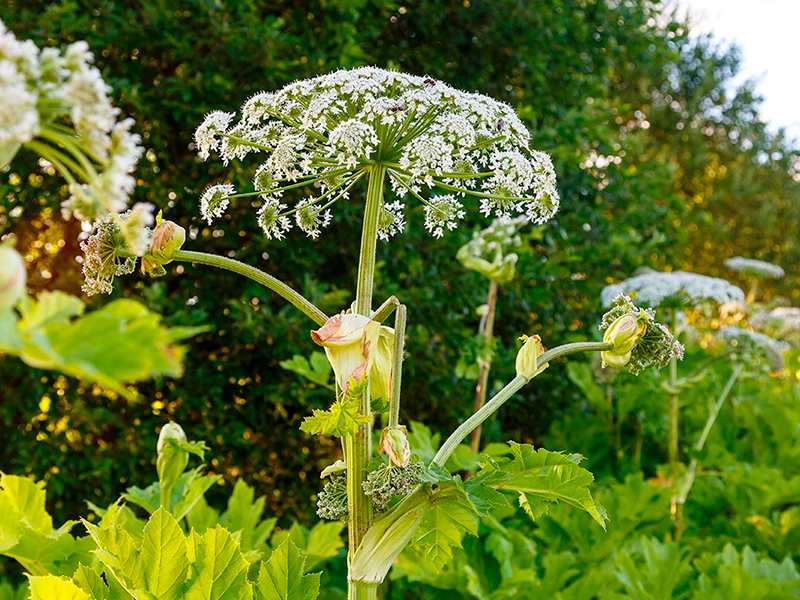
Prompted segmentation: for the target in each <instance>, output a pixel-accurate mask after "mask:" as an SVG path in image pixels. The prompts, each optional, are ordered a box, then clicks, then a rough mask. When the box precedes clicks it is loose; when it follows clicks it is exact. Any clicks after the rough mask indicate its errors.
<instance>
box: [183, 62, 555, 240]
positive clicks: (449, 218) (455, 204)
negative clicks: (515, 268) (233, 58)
mask: <svg viewBox="0 0 800 600" xmlns="http://www.w3.org/2000/svg"><path fill="white" fill-rule="evenodd" d="M528 144H529V134H528V131H527V130H526V129H525V127H524V125H523V124H522V122H521V121H520V119H519V117H518V116H517V115H516V113H515V112H514V110H513V109H512V108H511V107H510V106H508V105H506V104H503V103H501V102H497V101H495V100H492V99H491V98H488V97H486V96H482V95H480V94H473V93H465V92H461V91H459V90H456V89H454V88H452V87H450V86H449V85H447V84H445V83H442V82H440V81H435V80H434V79H431V78H430V77H416V76H412V75H407V74H404V73H399V72H394V71H386V70H383V69H378V68H374V67H362V68H358V69H353V70H341V71H336V72H333V73H329V74H327V75H322V76H320V77H316V78H313V79H308V80H302V81H297V82H295V83H292V84H290V85H288V86H286V87H284V88H282V89H281V90H279V91H277V92H261V93H259V94H256V95H255V96H253V97H252V98H250V99H249V100H248V101H247V102H245V104H244V106H243V107H242V111H241V118H240V120H239V121H238V122H237V123H235V124H234V115H233V114H232V113H225V112H220V111H215V112H212V113H209V114H208V116H207V117H206V119H205V121H204V122H203V123H202V124H201V125H200V127H198V129H197V131H196V133H195V145H196V147H197V151H198V154H199V156H200V158H202V159H203V160H205V159H207V158H208V157H209V155H210V154H211V152H212V151H215V152H218V153H219V155H220V157H221V158H222V160H223V162H225V163H226V164H227V162H228V161H230V160H232V159H234V158H236V159H241V158H243V157H244V156H246V155H247V154H249V153H260V152H263V153H265V154H267V155H268V157H267V159H266V160H265V161H264V162H263V163H262V164H261V166H260V167H258V170H257V171H256V176H255V178H254V185H255V191H256V192H259V193H260V194H259V195H260V196H261V198H262V200H263V204H262V206H261V208H260V209H259V214H258V220H259V223H260V225H261V227H262V229H263V230H264V233H265V234H266V235H267V236H268V237H269V238H281V237H283V234H284V233H285V232H286V231H287V230H288V229H289V228H290V227H291V223H290V219H289V216H292V217H293V219H292V220H293V221H294V222H295V224H296V225H297V226H298V227H299V228H300V229H301V230H303V231H305V233H306V234H308V235H310V236H312V237H316V236H317V235H318V234H319V230H320V227H324V226H325V225H326V224H327V222H329V221H330V216H329V215H330V213H329V212H327V211H328V208H329V207H330V206H331V205H332V204H334V203H335V202H337V201H338V200H340V199H344V198H347V197H348V190H349V189H350V187H351V186H352V185H353V184H354V183H355V182H356V181H357V180H358V179H359V178H360V177H362V175H364V174H365V173H366V172H368V171H371V170H373V169H374V168H375V167H376V166H377V165H382V166H384V167H385V168H386V171H387V174H388V177H389V180H390V182H391V186H392V189H393V190H394V191H395V193H396V195H397V196H399V197H400V198H401V199H402V198H405V197H407V196H409V195H410V196H413V197H414V198H416V199H417V200H419V201H420V202H421V203H422V204H423V205H424V206H425V226H426V228H427V229H428V230H429V231H430V232H431V233H432V234H433V235H434V236H436V237H440V236H442V235H443V234H444V231H445V229H448V230H452V229H453V228H455V227H456V225H457V222H458V219H460V218H462V217H463V216H464V210H463V206H462V202H461V200H460V197H462V196H465V195H468V194H469V195H474V196H477V197H478V198H480V203H481V211H482V212H483V213H484V214H486V215H490V214H495V215H497V216H503V217H507V216H511V215H524V216H525V217H526V218H527V219H528V220H530V221H534V222H536V223H543V222H544V221H547V220H548V219H550V218H551V217H552V216H553V215H554V214H555V213H556V211H557V210H558V206H559V195H558V191H557V189H556V177H555V171H554V168H553V164H552V161H551V160H550V157H549V156H548V155H547V154H545V153H543V152H539V151H535V150H531V149H530V148H529V145H528ZM303 185H314V186H315V188H316V195H314V196H311V197H306V198H305V199H304V200H302V202H301V204H298V205H296V206H295V207H293V208H287V205H286V203H285V201H284V200H283V198H284V196H283V194H284V192H285V191H287V190H290V189H293V188H297V187H301V186H303ZM434 187H437V188H439V189H441V190H443V191H444V193H445V195H440V196H431V197H428V198H427V199H426V197H424V196H427V195H428V194H427V192H428V191H429V190H430V189H431V188H434ZM247 195H251V194H247ZM230 197H232V198H235V197H236V196H235V195H231V196H230ZM204 198H205V195H204ZM404 208H405V203H404V202H399V201H397V200H396V199H395V200H391V199H387V200H385V201H384V204H383V206H382V207H381V212H380V224H379V230H380V231H379V235H380V237H381V238H382V239H384V240H388V239H389V238H390V237H392V236H394V235H396V234H398V233H400V232H402V231H403V229H404V226H405V218H404V216H403V210H404ZM204 216H206V215H205V214H204Z"/></svg>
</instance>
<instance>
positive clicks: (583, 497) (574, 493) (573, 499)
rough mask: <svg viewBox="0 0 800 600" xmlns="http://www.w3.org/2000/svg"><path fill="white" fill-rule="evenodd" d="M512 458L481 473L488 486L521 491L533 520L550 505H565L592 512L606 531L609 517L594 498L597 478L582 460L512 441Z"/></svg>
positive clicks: (488, 466)
mask: <svg viewBox="0 0 800 600" xmlns="http://www.w3.org/2000/svg"><path fill="white" fill-rule="evenodd" d="M509 450H510V455H511V457H512V458H511V459H510V460H509V459H506V460H504V461H500V462H494V461H490V462H489V463H488V464H487V466H486V467H484V469H483V470H482V471H481V475H483V476H485V477H487V478H489V477H490V476H491V480H489V479H487V480H486V485H489V486H490V487H493V488H495V489H498V490H505V491H514V492H519V503H520V506H521V507H522V508H523V509H524V510H525V512H526V513H527V514H528V516H530V517H531V519H534V520H535V519H537V518H539V517H540V516H542V515H543V514H546V513H547V511H548V510H549V503H554V502H555V503H557V502H564V503H565V504H570V505H572V506H575V507H577V508H580V509H582V510H585V511H586V512H588V513H589V514H590V515H591V516H592V518H594V520H595V521H597V522H598V523H599V524H600V525H601V526H602V527H603V528H604V529H605V526H606V525H605V524H606V521H607V520H608V519H607V515H606V512H605V510H604V509H603V507H602V506H600V505H599V504H598V503H597V502H595V501H594V499H593V498H592V494H591V492H590V491H589V485H590V484H591V483H592V482H593V481H594V476H593V475H592V474H591V473H590V472H589V471H587V470H586V469H584V468H582V467H580V466H578V462H580V460H581V457H580V455H577V454H572V455H567V454H561V453H559V452H550V451H548V450H545V449H544V448H540V449H539V450H536V449H534V448H533V446H531V445H529V444H517V443H516V442H509Z"/></svg>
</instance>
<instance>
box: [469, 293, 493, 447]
mask: <svg viewBox="0 0 800 600" xmlns="http://www.w3.org/2000/svg"><path fill="white" fill-rule="evenodd" d="M498 288H499V286H498V284H497V282H496V281H495V280H494V279H492V281H491V282H490V283H489V293H488V294H487V295H486V318H485V319H484V320H483V322H482V327H481V331H480V334H481V335H483V337H484V338H486V343H487V345H486V347H487V349H490V348H491V343H492V338H493V337H494V315H495V311H496V309H497V291H498ZM478 365H479V369H480V370H479V372H478V385H477V386H476V387H475V409H474V411H473V412H477V411H479V410H480V409H481V407H483V405H484V404H486V393H487V391H488V390H487V386H488V384H489V371H490V370H491V368H492V356H491V354H489V355H488V356H487V357H486V360H484V359H483V358H478ZM481 427H482V426H481V425H478V426H477V427H476V428H475V430H474V431H473V432H472V435H471V436H470V440H469V448H470V450H472V452H473V454H477V453H478V452H479V451H480V449H481Z"/></svg>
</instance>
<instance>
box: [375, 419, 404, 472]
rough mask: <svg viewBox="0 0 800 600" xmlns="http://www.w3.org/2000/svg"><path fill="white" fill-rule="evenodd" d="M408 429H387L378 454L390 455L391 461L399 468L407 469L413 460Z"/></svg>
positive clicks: (383, 433)
mask: <svg viewBox="0 0 800 600" xmlns="http://www.w3.org/2000/svg"><path fill="white" fill-rule="evenodd" d="M407 436H408V429H406V428H405V427H404V426H403V425H398V426H397V427H386V428H385V429H384V430H383V431H382V432H381V443H380V444H379V445H378V452H380V453H381V454H388V455H389V459H390V460H391V461H392V462H393V463H394V464H395V465H397V466H398V467H402V468H404V469H405V468H406V467H407V466H408V462H409V460H411V447H410V446H409V444H408V437H407Z"/></svg>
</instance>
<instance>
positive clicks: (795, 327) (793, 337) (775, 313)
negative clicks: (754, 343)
mask: <svg viewBox="0 0 800 600" xmlns="http://www.w3.org/2000/svg"><path fill="white" fill-rule="evenodd" d="M748 324H749V325H751V326H752V327H754V328H756V329H758V330H760V331H766V332H768V333H769V334H770V335H772V336H774V337H776V338H778V339H785V340H790V341H791V342H792V343H794V344H795V345H800V308H798V307H796V306H779V307H778V308H773V309H772V310H770V311H765V310H760V311H758V312H757V313H756V314H755V315H753V316H752V317H751V318H750V319H749V320H748Z"/></svg>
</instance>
